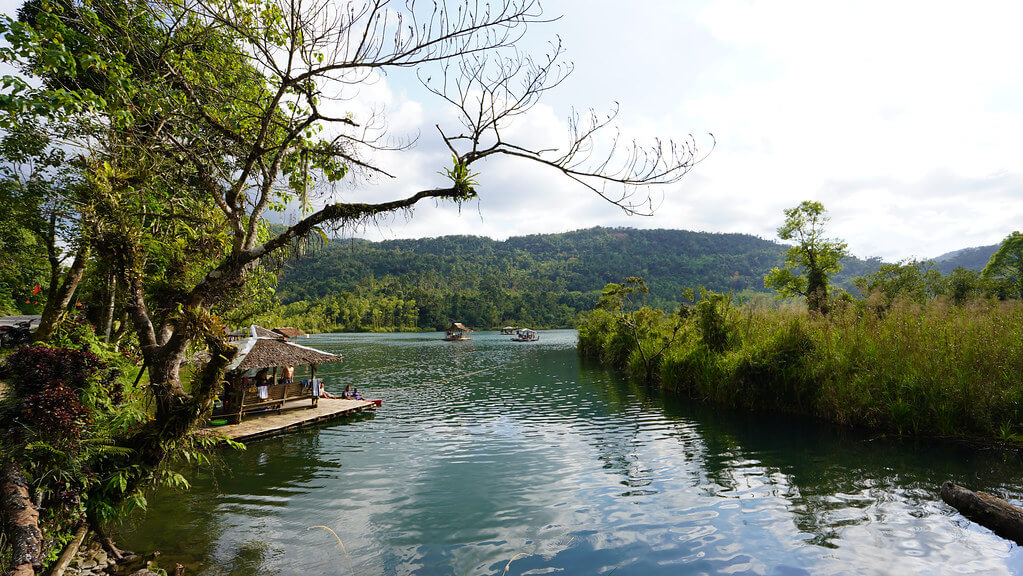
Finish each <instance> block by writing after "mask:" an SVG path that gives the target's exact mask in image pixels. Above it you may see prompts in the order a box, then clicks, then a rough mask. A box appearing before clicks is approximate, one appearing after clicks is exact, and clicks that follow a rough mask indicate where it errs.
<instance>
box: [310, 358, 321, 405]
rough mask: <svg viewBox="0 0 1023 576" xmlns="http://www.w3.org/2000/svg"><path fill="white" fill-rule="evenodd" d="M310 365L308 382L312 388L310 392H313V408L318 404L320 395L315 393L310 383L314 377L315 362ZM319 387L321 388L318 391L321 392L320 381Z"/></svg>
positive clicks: (314, 388)
mask: <svg viewBox="0 0 1023 576" xmlns="http://www.w3.org/2000/svg"><path fill="white" fill-rule="evenodd" d="M310 367H311V368H310V372H311V375H310V376H309V383H310V386H309V388H310V389H311V390H312V394H313V407H314V408H315V407H316V406H319V405H320V395H319V394H317V393H316V387H315V386H312V385H311V384H312V381H313V380H314V379H316V364H310ZM320 388H321V390H320V391H321V393H322V388H323V383H320Z"/></svg>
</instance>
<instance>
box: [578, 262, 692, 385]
mask: <svg viewBox="0 0 1023 576" xmlns="http://www.w3.org/2000/svg"><path fill="white" fill-rule="evenodd" d="M649 293H650V289H649V288H647V285H646V282H644V281H643V279H642V278H638V277H636V276H630V277H628V278H626V279H625V282H622V283H621V284H616V283H614V282H611V283H610V284H608V285H606V286H604V290H603V291H602V292H601V294H600V301H599V302H597V309H598V310H606V311H608V312H610V313H612V314H613V315H614V317H615V318H616V320H617V322H618V324H619V325H620V326H621V327H624V328H625V329H626V330H627V331H628V333H629V334H630V335H631V336H632V341H633V348H632V349H633V350H635V351H636V352H637V353H638V354H639V359H640V361H641V362H642V363H643V375H644V378H645V381H646V383H648V384H649V383H652V382H653V378H654V370H655V369H656V368H657V367H658V366H659V365H660V360H661V357H662V356H663V355H664V353H665V352H666V351H667V350H668V348H670V347H671V345H672V344H674V343H675V340H677V339H678V337H679V336H680V334H681V330H682V328H683V326H684V325H685V319H686V318H687V317H688V316H689V312H690V310H689V308H688V307H686V306H685V305H684V304H683V305H681V306H679V309H678V311H677V312H676V313H675V314H672V315H670V317H668V318H665V317H664V316H665V314H664V312H662V311H660V310H655V309H653V308H650V307H649V306H642V307H638V308H637V304H638V303H637V302H636V301H635V299H636V298H637V297H643V296H645V295H646V294H649ZM685 297H686V298H687V299H689V300H690V301H691V300H692V294H691V293H687V294H686V295H685ZM665 321H667V322H665ZM644 345H646V347H644Z"/></svg>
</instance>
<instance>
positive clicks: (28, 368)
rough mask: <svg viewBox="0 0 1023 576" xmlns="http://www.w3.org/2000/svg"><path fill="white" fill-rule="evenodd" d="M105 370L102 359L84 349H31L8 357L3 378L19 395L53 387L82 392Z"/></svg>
mask: <svg viewBox="0 0 1023 576" xmlns="http://www.w3.org/2000/svg"><path fill="white" fill-rule="evenodd" d="M104 368H106V363H105V362H104V361H103V360H101V359H100V358H99V356H96V355H95V354H93V353H92V352H89V351H87V350H84V349H75V348H49V347H46V346H29V347H25V348H21V349H20V350H18V351H16V352H14V353H13V354H11V355H10V356H8V358H7V362H6V364H5V366H4V370H3V376H4V378H6V379H7V381H8V382H9V383H10V384H11V385H12V386H13V388H14V390H15V392H16V393H17V394H18V395H21V396H28V395H31V394H33V393H34V392H37V391H39V390H41V389H43V388H48V387H51V386H67V387H68V388H71V389H73V390H81V389H83V388H85V387H86V385H87V384H88V381H89V378H90V377H92V375H94V374H95V373H96V372H97V371H99V370H102V369H104Z"/></svg>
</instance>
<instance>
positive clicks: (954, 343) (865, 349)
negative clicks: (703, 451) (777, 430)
mask: <svg viewBox="0 0 1023 576" xmlns="http://www.w3.org/2000/svg"><path fill="white" fill-rule="evenodd" d="M698 306H699V305H698ZM688 322H689V323H690V324H691V325H688V326H687V327H686V328H684V330H694V331H701V328H700V327H699V324H701V323H702V322H703V319H702V315H701V314H700V313H699V312H698V313H697V314H696V315H694V316H692V317H691V318H690V319H689V320H688ZM730 330H731V331H734V332H735V334H736V337H735V339H734V340H733V342H734V344H733V345H732V347H730V348H726V349H724V350H722V351H714V350H712V349H711V348H710V346H708V345H707V343H706V342H704V340H703V339H695V338H680V339H678V340H677V341H676V342H675V343H674V344H672V345H671V346H670V347H669V349H668V350H667V351H666V352H665V353H664V356H663V360H662V362H661V363H660V367H659V371H660V373H659V376H660V382H661V384H662V386H664V387H665V388H666V389H669V390H674V391H676V392H677V393H679V394H682V395H686V396H689V397H693V398H697V399H700V400H705V401H710V402H714V403H719V404H723V405H727V406H733V407H741V408H745V409H752V410H775V411H782V412H790V413H796V414H802V415H806V416H809V417H815V418H819V419H823V420H826V421H830V422H834V423H837V424H840V425H846V426H855V427H860V428H864V429H867V430H873V431H880V432H895V433H899V434H920V435H958V436H972V437H984V438H989V439H1006V438H1014V437H1017V435H1020V434H1023V429H1021V425H1020V422H1023V382H1021V381H1020V379H1019V374H1021V373H1023V347H1021V346H1020V342H1023V302H1020V301H1011V302H998V301H995V300H985V299H971V300H966V301H964V302H963V303H961V304H958V305H955V304H953V303H952V302H951V300H950V299H944V298H934V299H931V300H928V301H926V302H924V303H920V302H915V301H913V300H910V299H896V300H895V301H894V302H893V303H892V304H891V306H890V307H889V309H888V310H887V312H886V313H885V314H883V315H877V314H872V313H864V310H863V307H862V306H861V305H859V304H854V305H846V306H836V307H835V309H834V310H833V311H832V313H831V314H830V315H828V316H822V315H808V314H806V313H805V312H797V311H794V310H791V309H777V308H772V309H766V308H756V307H752V306H750V305H745V306H743V307H741V308H739V309H738V310H737V311H736V317H735V318H734V321H733V322H732V323H730ZM579 335H580V342H579V343H580V352H581V353H583V354H585V355H587V356H590V357H594V358H598V359H601V360H602V361H604V362H605V363H606V364H607V365H609V366H614V367H616V368H618V369H622V368H623V366H621V365H620V364H619V365H615V364H613V363H612V362H611V360H614V359H616V357H620V355H621V351H620V350H616V349H615V346H620V344H621V343H623V342H628V341H629V340H630V337H631V336H632V335H633V333H632V332H631V331H630V330H628V329H626V328H625V327H624V326H622V325H621V324H618V323H615V322H614V321H613V318H612V316H611V313H610V312H608V311H606V310H594V311H592V312H590V313H588V314H586V315H584V316H582V317H581V319H580V322H579ZM651 336H652V337H653V338H656V336H654V335H651ZM647 345H648V346H650V345H653V341H651V342H648V343H647ZM633 348H635V345H633Z"/></svg>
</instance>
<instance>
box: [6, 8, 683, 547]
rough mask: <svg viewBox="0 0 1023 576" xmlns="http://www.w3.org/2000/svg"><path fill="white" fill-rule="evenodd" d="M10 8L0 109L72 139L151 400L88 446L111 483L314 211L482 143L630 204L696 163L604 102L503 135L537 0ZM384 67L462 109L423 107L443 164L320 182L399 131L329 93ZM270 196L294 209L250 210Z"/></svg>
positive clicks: (440, 188)
mask: <svg viewBox="0 0 1023 576" xmlns="http://www.w3.org/2000/svg"><path fill="white" fill-rule="evenodd" d="M20 17H21V20H20V21H18V22H14V21H11V20H10V19H4V20H3V21H0V32H3V33H4V34H5V37H6V39H7V41H8V45H7V46H5V47H3V48H0V58H2V59H3V60H4V61H6V62H9V63H12V64H15V65H16V66H18V67H19V68H20V69H21V70H22V71H23V73H22V74H18V75H9V76H7V77H5V78H3V79H2V86H4V90H3V92H2V93H0V112H2V114H3V116H2V118H0V126H3V127H5V128H6V129H10V128H11V127H13V126H16V125H18V123H19V122H22V121H23V120H24V119H25V118H26V117H32V118H37V119H38V120H39V122H40V124H41V126H42V127H43V128H44V129H48V130H50V135H51V136H52V137H53V138H59V139H60V140H61V142H62V144H63V145H64V146H65V147H67V149H69V150H73V151H74V153H75V154H77V155H78V156H77V157H76V160H75V163H74V166H75V167H76V169H77V170H78V175H79V178H80V181H81V182H82V183H83V186H82V187H81V189H80V193H81V194H82V195H83V196H84V197H85V200H87V201H86V202H83V205H86V206H88V210H89V220H90V223H91V226H92V227H94V233H93V234H90V238H89V239H90V245H91V247H92V248H93V249H94V250H95V251H96V255H97V258H98V259H99V261H100V262H102V264H103V269H104V272H106V273H109V274H111V275H112V277H113V278H115V279H116V282H117V286H119V290H121V293H122V297H123V299H124V302H125V310H126V312H127V313H128V314H129V317H130V320H131V323H132V326H133V330H134V335H135V338H136V339H137V341H138V344H139V346H140V348H141V352H142V357H143V363H144V368H145V370H146V371H147V373H148V376H149V382H150V385H149V387H148V390H149V392H150V393H151V394H152V398H153V401H154V402H153V406H154V414H153V419H152V420H151V421H149V422H147V423H146V424H144V425H141V426H139V427H137V428H134V429H131V430H128V431H126V432H125V433H124V435H123V436H122V437H119V438H116V439H115V440H114V441H115V442H116V444H117V445H118V446H119V447H123V448H124V449H125V450H126V451H125V452H124V454H125V455H124V456H122V457H120V458H111V459H109V460H108V461H106V464H105V465H106V466H108V467H118V466H119V467H120V468H119V472H118V473H119V474H120V475H119V476H118V478H119V479H120V481H119V482H118V483H117V484H116V486H117V490H119V493H121V494H122V495H124V497H128V496H129V495H131V494H133V493H135V492H136V491H137V490H138V489H140V488H141V487H143V486H145V485H146V484H147V482H149V481H151V479H152V478H153V476H154V473H155V471H157V470H160V469H161V468H162V467H164V466H165V465H166V463H167V462H168V459H169V458H170V457H171V456H172V455H173V454H174V451H175V450H177V449H178V448H179V447H180V442H181V440H182V439H184V438H187V437H188V436H189V435H190V434H191V433H192V431H193V430H194V428H195V425H196V423H197V422H198V421H199V420H200V418H201V416H202V415H203V414H204V412H205V411H207V410H208V409H209V407H210V405H211V403H212V399H213V397H214V395H215V394H216V392H217V386H218V384H219V383H220V381H221V378H222V375H223V370H224V368H225V367H226V366H227V365H228V363H229V362H230V359H231V358H232V357H233V356H234V354H235V353H236V350H235V348H234V347H233V346H232V345H230V344H229V343H228V342H226V339H225V338H224V330H223V326H222V324H221V322H220V320H219V318H218V317H217V316H216V315H215V314H214V310H215V308H216V306H217V305H218V304H220V303H222V302H224V301H226V300H228V299H231V298H232V297H235V296H236V295H237V294H238V292H239V291H240V290H242V289H243V288H244V286H245V285H246V284H247V282H248V281H249V279H250V278H251V275H252V274H253V272H254V270H256V269H257V267H259V266H260V265H267V264H272V263H273V262H274V261H275V260H277V259H280V258H281V257H283V256H286V255H287V254H289V253H291V252H293V251H296V250H298V249H299V248H300V246H301V244H302V243H303V242H304V241H305V240H306V239H307V238H309V237H310V236H315V235H316V234H318V233H322V228H324V227H333V228H338V227H344V226H355V225H360V224H364V223H367V222H371V221H373V219H375V218H377V217H379V216H381V215H386V214H390V213H395V212H401V211H406V212H410V211H411V210H412V209H413V208H414V207H415V206H416V205H417V203H419V202H421V201H423V200H427V199H434V200H437V201H450V202H455V203H461V202H465V201H467V200H470V199H472V198H474V197H475V196H476V186H477V182H476V174H475V172H474V171H473V170H475V169H476V168H477V167H478V166H479V165H480V164H481V163H482V162H483V161H484V160H486V159H487V158H490V157H496V156H506V157H512V158H517V159H520V160H527V161H530V162H532V163H534V164H535V165H540V166H544V167H547V168H551V169H554V170H558V171H560V172H561V173H562V174H564V175H565V176H566V177H567V178H569V179H571V180H574V181H576V182H579V183H580V184H582V185H584V186H586V187H588V188H589V189H591V190H593V191H594V192H595V193H597V194H598V195H600V196H601V197H603V198H605V199H607V200H608V201H611V202H613V203H615V204H616V205H618V206H620V207H622V209H624V210H626V211H628V212H637V213H642V212H645V211H647V210H648V207H650V206H652V202H651V201H649V196H647V195H643V194H640V195H638V196H637V195H636V193H637V191H638V190H641V189H643V187H645V186H648V185H653V184H667V183H672V182H677V181H678V180H679V179H681V178H682V177H683V176H684V175H685V174H686V173H687V172H688V171H689V170H690V169H691V168H692V167H693V166H694V165H695V164H696V163H697V162H698V161H699V158H698V156H697V153H696V147H695V143H694V141H693V140H692V139H691V138H689V139H687V140H685V141H682V142H678V143H676V142H670V141H668V142H663V143H662V142H656V143H655V144H653V145H652V146H648V147H639V146H631V147H625V148H621V147H619V146H618V145H617V142H618V139H617V138H616V137H612V138H611V139H609V140H607V141H603V142H602V141H601V140H600V139H599V138H598V136H599V135H600V134H602V133H603V132H604V131H605V130H606V129H607V128H608V127H609V126H610V125H611V122H612V120H613V118H614V114H613V113H612V114H610V115H608V116H598V115H597V114H595V113H590V114H586V115H576V116H573V117H572V118H571V119H570V120H571V122H570V134H569V138H568V140H567V146H566V147H564V148H562V149H560V150H556V149H554V147H546V146H545V147H544V148H543V149H531V148H528V147H525V146H522V145H520V144H517V143H514V142H509V141H507V140H505V138H504V134H505V133H506V132H505V130H504V129H505V128H506V127H507V126H508V125H509V124H510V123H511V122H513V121H514V120H515V119H516V118H517V117H519V116H521V115H522V114H525V113H526V112H528V111H529V109H530V108H532V107H533V106H534V105H535V104H536V103H537V102H538V100H539V98H540V97H541V96H542V95H543V93H544V92H546V91H547V90H550V89H552V88H554V87H556V86H557V85H558V84H560V82H561V81H562V80H563V79H564V78H565V76H566V75H567V74H568V73H569V72H570V71H571V66H566V65H564V64H562V62H561V55H562V49H561V47H560V45H557V44H556V45H554V46H553V50H552V53H551V54H549V55H547V57H545V58H543V59H540V60H534V59H532V58H530V57H528V56H525V55H521V53H520V52H518V51H517V50H516V47H515V44H516V42H517V41H518V39H519V38H520V37H521V35H522V34H523V33H524V32H525V30H526V28H527V27H528V26H529V25H531V24H536V23H541V22H544V21H545V20H546V19H547V18H546V17H545V16H544V15H543V13H542V11H541V9H540V6H539V4H538V2H536V0H497V1H495V2H493V3H491V4H477V3H473V2H465V3H461V2H459V3H455V4H454V5H452V6H450V7H449V6H447V5H445V4H443V3H436V2H428V3H419V2H416V1H415V0H408V1H407V2H405V3H403V4H402V5H400V6H392V4H391V3H390V2H388V1H386V0H369V1H367V2H362V3H356V2H334V1H328V0H253V1H246V0H243V1H241V2H235V1H227V0H185V1H184V2H178V1H173V2H172V1H163V0H150V1H140V0H125V1H122V2H114V3H107V2H103V1H100V0H76V1H71V0H54V1H47V2H42V1H39V0H31V1H30V2H29V3H27V4H26V5H25V6H24V7H23V9H22V11H21V14H20ZM430 67H439V69H438V70H437V71H436V73H430V72H428V70H427V69H428V68H430ZM400 69H415V70H417V72H418V73H419V77H420V78H421V79H422V81H423V83H424V84H425V85H426V86H427V87H428V88H429V89H430V90H431V91H432V92H433V93H434V94H436V95H438V96H440V97H441V98H443V99H444V100H446V101H447V102H449V103H450V104H452V105H453V106H454V108H455V110H456V111H457V112H458V114H459V115H460V120H461V128H460V130H457V131H452V130H450V129H446V130H445V129H442V128H440V127H438V134H439V141H440V142H442V143H443V144H444V145H445V146H447V148H448V149H449V150H450V151H451V154H452V163H451V166H450V167H448V168H446V169H445V170H444V175H445V181H444V182H443V183H438V184H435V185H434V184H432V183H421V186H420V187H419V189H418V191H415V192H410V193H409V194H407V195H406V196H403V197H399V198H395V199H385V200H382V201H379V202H373V203H353V202H345V201H342V200H339V197H338V196H337V195H336V193H335V185H336V184H337V183H339V182H347V183H348V184H349V185H353V186H357V185H359V184H360V183H362V182H363V181H364V179H365V178H366V177H367V176H370V175H375V176H381V177H390V175H389V173H388V171H387V169H386V166H384V165H380V164H378V163H376V161H375V160H374V155H373V152H374V151H377V150H380V149H392V150H399V151H400V150H402V149H405V148H406V147H407V146H408V143H407V142H406V143H400V142H399V143H398V144H397V145H396V146H390V145H389V142H391V141H393V140H392V139H390V138H389V136H390V135H389V134H388V132H387V128H386V123H384V122H383V121H382V118H381V117H379V116H377V115H368V116H365V117H359V116H358V115H356V114H355V113H353V112H351V111H348V110H346V109H345V106H346V102H347V99H350V98H353V97H354V95H355V94H356V93H357V92H358V89H359V87H360V86H362V85H364V84H366V83H367V82H372V81H373V80H374V78H376V77H377V75H379V74H385V73H387V72H388V71H389V70H391V71H397V70H400ZM58 128H59V130H58ZM601 152H602V153H601ZM289 204H298V205H300V206H301V207H302V214H303V217H302V218H301V219H300V220H299V221H298V222H295V223H294V224H292V225H289V226H285V227H281V228H276V229H274V228H271V227H269V226H267V224H266V218H267V216H268V214H270V213H272V212H273V211H274V210H282V209H283V208H285V207H286V206H288V205H289ZM196 346H198V347H203V348H206V349H207V350H208V352H209V358H210V359H211V360H210V361H209V362H208V364H207V365H206V366H205V367H204V368H203V369H202V370H200V371H199V372H198V374H197V376H196V378H195V379H194V381H193V382H192V385H191V388H190V389H189V390H186V389H185V388H184V386H183V385H182V381H181V378H180V376H179V371H180V367H181V365H182V363H183V362H184V360H185V358H186V353H187V352H188V351H189V350H190V349H191V348H193V347H196ZM127 454H130V456H129V455H127ZM97 489H106V490H108V491H109V490H110V489H109V488H97ZM105 497H106V498H107V500H108V501H109V500H111V499H112V496H111V494H109V493H108V494H106V495H105ZM90 521H91V523H93V524H94V525H95V526H96V527H99V526H98V524H99V523H100V522H101V521H102V518H95V517H92V518H90Z"/></svg>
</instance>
